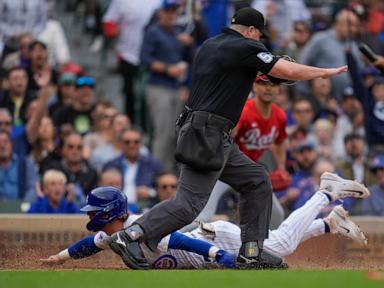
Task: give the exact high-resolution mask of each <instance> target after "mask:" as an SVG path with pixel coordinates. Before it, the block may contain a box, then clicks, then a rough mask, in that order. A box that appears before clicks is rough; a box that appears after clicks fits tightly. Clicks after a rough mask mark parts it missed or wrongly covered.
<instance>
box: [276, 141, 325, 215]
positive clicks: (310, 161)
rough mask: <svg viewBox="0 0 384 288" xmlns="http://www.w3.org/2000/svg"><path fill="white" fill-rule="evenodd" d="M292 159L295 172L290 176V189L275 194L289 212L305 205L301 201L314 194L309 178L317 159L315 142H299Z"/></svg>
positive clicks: (311, 180)
mask: <svg viewBox="0 0 384 288" xmlns="http://www.w3.org/2000/svg"><path fill="white" fill-rule="evenodd" d="M293 157H294V159H295V160H296V171H295V172H294V174H293V175H292V184H291V187H290V188H288V189H287V191H285V192H279V193H276V194H277V197H278V198H279V200H280V203H281V204H282V205H283V206H285V208H286V209H288V210H290V211H293V210H295V209H297V208H299V207H300V206H301V205H302V204H304V203H305V201H304V202H303V201H302V200H303V199H307V196H308V195H309V194H310V195H312V194H313V192H314V191H313V179H312V178H311V177H312V169H313V167H314V165H315V162H316V160H317V158H318V155H317V152H316V144H315V142H313V141H311V140H308V139H304V140H302V141H301V142H299V143H298V144H297V145H296V147H295V151H293ZM315 191H316V190H315Z"/></svg>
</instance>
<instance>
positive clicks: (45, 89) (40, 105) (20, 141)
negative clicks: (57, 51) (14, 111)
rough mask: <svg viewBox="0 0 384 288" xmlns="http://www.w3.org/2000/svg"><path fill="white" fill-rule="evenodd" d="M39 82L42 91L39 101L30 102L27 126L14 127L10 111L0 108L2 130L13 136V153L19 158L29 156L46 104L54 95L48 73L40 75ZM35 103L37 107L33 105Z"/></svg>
mask: <svg viewBox="0 0 384 288" xmlns="http://www.w3.org/2000/svg"><path fill="white" fill-rule="evenodd" d="M20 75H23V74H20ZM37 81H38V83H39V85H40V87H41V90H40V92H39V98H38V100H33V101H31V102H29V105H28V109H25V110H26V111H25V113H24V114H25V117H24V118H25V119H26V120H25V121H27V124H26V125H19V126H16V125H12V116H11V114H10V112H9V110H7V109H5V108H0V122H1V123H2V125H0V126H1V127H0V130H1V131H5V132H7V133H8V134H10V135H11V138H12V146H13V152H14V153H15V154H17V155H19V156H25V155H27V154H28V153H29V150H30V145H31V144H32V145H33V144H34V141H35V139H36V134H37V133H36V131H37V130H38V129H39V126H40V122H41V119H42V117H43V116H44V113H45V112H44V111H45V107H46V103H47V101H48V99H49V97H50V96H51V95H52V94H53V90H52V87H51V86H49V85H48V81H49V75H48V74H47V73H42V74H41V75H39V77H38V78H37ZM16 103H17V102H16ZM33 103H35V104H36V105H33ZM33 106H35V107H33ZM11 107H12V106H11ZM31 108H34V109H31ZM19 110H20V109H19Z"/></svg>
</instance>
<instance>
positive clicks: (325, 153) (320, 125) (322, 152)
mask: <svg viewBox="0 0 384 288" xmlns="http://www.w3.org/2000/svg"><path fill="white" fill-rule="evenodd" d="M313 128H314V129H313V130H314V134H315V137H316V141H317V145H316V146H317V154H318V156H319V157H322V158H325V159H327V160H329V161H332V159H333V153H332V152H333V136H334V126H333V124H332V122H331V121H329V120H327V119H318V120H316V122H315V123H314V125H313Z"/></svg>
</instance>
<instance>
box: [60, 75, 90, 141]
mask: <svg viewBox="0 0 384 288" xmlns="http://www.w3.org/2000/svg"><path fill="white" fill-rule="evenodd" d="M94 86H95V79H94V78H93V77H88V76H82V77H79V78H78V79H77V80H76V92H75V97H74V98H73V102H72V105H71V106H66V107H62V108H61V109H60V110H59V111H57V114H56V115H55V117H54V122H55V126H56V127H59V128H60V127H61V126H62V125H64V124H70V125H71V126H72V128H73V129H74V131H75V132H76V133H79V134H86V133H88V132H89V131H90V130H91V127H92V116H91V114H92V111H93V105H94V101H95V92H94Z"/></svg>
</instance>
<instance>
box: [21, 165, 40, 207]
mask: <svg viewBox="0 0 384 288" xmlns="http://www.w3.org/2000/svg"><path fill="white" fill-rule="evenodd" d="M25 169H26V170H25V174H26V177H25V179H26V183H25V188H26V191H25V194H24V199H23V200H24V201H26V202H33V201H35V200H36V199H37V194H36V190H35V184H36V182H38V180H39V177H38V172H37V169H36V168H35V167H34V166H33V163H32V161H31V160H30V159H29V158H27V159H26V161H25Z"/></svg>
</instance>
